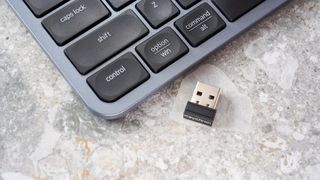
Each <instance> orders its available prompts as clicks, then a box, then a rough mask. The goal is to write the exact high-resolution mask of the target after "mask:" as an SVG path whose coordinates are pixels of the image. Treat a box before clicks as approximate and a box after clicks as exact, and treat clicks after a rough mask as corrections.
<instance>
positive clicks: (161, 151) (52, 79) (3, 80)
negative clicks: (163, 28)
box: [0, 0, 320, 180]
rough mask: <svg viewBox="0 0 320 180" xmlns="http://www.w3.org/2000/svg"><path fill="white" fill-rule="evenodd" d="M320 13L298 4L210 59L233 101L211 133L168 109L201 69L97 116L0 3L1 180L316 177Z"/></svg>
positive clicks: (311, 0) (305, 1)
mask: <svg viewBox="0 0 320 180" xmlns="http://www.w3.org/2000/svg"><path fill="white" fill-rule="evenodd" d="M319 12H320V1H319V0H293V1H292V2H290V3H289V4H288V5H287V6H285V7H284V8H282V9H281V10H279V11H277V12H276V13H274V14H273V15H271V16H269V17H268V18H266V19H265V20H264V21H262V22H261V23H259V24H258V25H256V26H255V27H254V28H253V29H251V30H250V31H248V32H246V33H245V34H244V35H242V36H241V37H240V38H238V39H236V40H235V41H233V42H232V43H230V44H229V45H228V46H226V47H225V48H223V49H222V50H220V51H219V52H217V53H216V54H214V55H212V56H211V57H210V58H208V59H207V60H206V61H205V62H204V63H203V64H209V65H210V66H211V67H212V73H215V74H217V79H216V82H219V83H220V85H221V86H223V87H230V88H231V89H232V91H231V92H235V94H236V95H234V93H229V94H231V95H230V96H227V97H225V98H226V99H229V101H222V104H223V107H225V108H222V109H221V111H220V116H219V117H217V118H218V119H217V121H216V123H215V125H214V126H213V127H212V128H210V127H207V126H201V125H198V124H195V123H193V124H190V123H191V122H190V123H189V122H188V123H185V122H182V121H179V120H177V119H178V118H180V117H177V116H178V115H176V116H175V115H173V116H172V112H171V111H172V109H173V106H174V105H177V101H176V100H177V98H178V97H180V96H181V95H182V96H183V95H184V93H188V92H186V91H184V89H183V88H181V89H180V86H186V85H187V84H188V83H189V84H190V82H193V81H194V78H190V77H193V76H203V75H201V73H199V72H198V71H197V70H196V69H197V68H195V71H194V72H190V75H188V76H186V77H181V78H180V79H178V80H176V81H175V82H173V83H172V84H170V85H169V86H168V87H166V88H164V89H162V90H161V91H160V92H158V93H157V94H155V95H154V96H152V97H151V98H149V99H147V100H146V101H145V102H144V103H143V104H142V105H141V106H139V107H138V108H137V109H135V110H134V111H132V112H131V113H130V114H128V116H127V117H126V118H124V119H121V120H117V121H105V120H103V119H99V118H97V117H95V116H93V115H92V114H91V113H90V112H89V111H88V110H87V109H86V108H85V106H84V105H83V104H82V102H81V100H80V99H79V98H78V97H77V96H76V95H75V94H74V93H73V92H72V90H71V88H70V87H69V86H68V84H67V83H66V82H65V81H64V79H63V78H62V76H61V75H60V74H59V72H58V71H57V69H56V68H55V67H54V66H53V64H52V63H51V62H50V60H49V59H48V58H47V57H46V55H45V54H44V53H43V51H42V50H41V49H40V48H39V47H38V45H37V44H36V42H35V41H34V40H33V39H32V37H31V35H30V34H29V33H28V32H27V30H26V29H25V27H24V26H23V25H22V24H21V23H20V22H19V20H18V19H17V18H16V17H15V15H14V13H13V12H12V11H11V10H10V9H9V8H8V6H7V4H6V3H5V2H4V0H0V97H1V98H0V180H12V179H17V180H31V179H37V180H44V179H46V180H47V179H49V180H51V179H52V180H55V179H59V180H60V179H72V180H73V179H74V180H76V179H90V180H91V179H251V180H258V179H310V180H318V179H320V174H319V172H320V122H319V120H320V49H319V45H320V30H319V29H320V13H319ZM198 68H202V67H198ZM207 70H208V72H210V69H207ZM179 89H180V90H179ZM232 94H233V95H234V96H232ZM179 95H180V96H179ZM238 95H239V96H241V98H239V96H238ZM222 100H223V99H222ZM178 105H179V104H178ZM230 112H232V113H233V115H230ZM244 112H246V114H244ZM173 114H174V113H173ZM175 118H177V119H175ZM224 120H225V121H224ZM242 122H245V124H244V123H242Z"/></svg>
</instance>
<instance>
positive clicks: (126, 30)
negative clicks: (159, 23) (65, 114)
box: [65, 10, 149, 74]
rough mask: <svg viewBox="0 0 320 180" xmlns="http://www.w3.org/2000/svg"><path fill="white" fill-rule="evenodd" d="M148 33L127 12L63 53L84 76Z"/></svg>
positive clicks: (135, 18) (132, 14) (133, 15)
mask: <svg viewBox="0 0 320 180" xmlns="http://www.w3.org/2000/svg"><path fill="white" fill-rule="evenodd" d="M148 32H149V30H148V29H147V28H146V27H145V25H144V24H143V23H142V22H141V21H140V19H139V18H138V17H137V16H136V15H135V13H134V12H133V11H132V10H127V11H125V12H123V13H122V14H120V15H118V16H117V17H116V18H114V19H113V20H111V21H109V22H107V23H106V24H104V25H103V26H101V27H99V28H98V29H96V30H95V31H93V32H91V33H90V34H88V35H87V36H85V37H84V38H82V39H81V40H79V41H78V42H76V43H74V44H72V45H71V46H70V47H68V48H67V49H66V50H65V53H66V55H67V56H68V57H69V59H70V61H71V62H72V63H73V65H74V66H75V67H76V68H77V70H78V71H79V72H80V73H81V74H86V73H88V72H89V71H90V70H92V69H93V68H95V67H96V66H98V65H99V64H101V63H103V62H105V61H107V60H109V59H110V58H112V57H113V56H114V55H115V54H117V53H118V52H120V51H121V50H123V49H125V48H126V47H128V46H130V45H131V44H132V43H134V42H136V41H137V40H139V39H140V38H142V37H143V36H145V35H146V34H147V33H148Z"/></svg>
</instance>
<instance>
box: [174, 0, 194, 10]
mask: <svg viewBox="0 0 320 180" xmlns="http://www.w3.org/2000/svg"><path fill="white" fill-rule="evenodd" d="M199 1H200V0H177V2H178V3H179V4H180V6H181V7H182V8H183V9H188V8H190V7H191V6H193V5H195V4H196V3H197V2H199Z"/></svg>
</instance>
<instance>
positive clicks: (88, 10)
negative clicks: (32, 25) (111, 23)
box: [42, 0, 110, 45]
mask: <svg viewBox="0 0 320 180" xmlns="http://www.w3.org/2000/svg"><path fill="white" fill-rule="evenodd" d="M109 15H110V12H109V10H108V9H107V8H106V7H105V6H104V4H103V3H102V2H101V1H100V0H76V1H73V2H72V3H70V4H68V5H67V6H65V7H64V8H62V9H60V10H59V11H57V12H55V13H54V14H52V15H50V16H49V17H47V18H45V19H44V20H43V21H42V25H43V26H44V27H45V28H46V30H47V31H48V33H49V34H50V35H51V36H52V38H53V39H54V40H55V41H56V43H57V44H58V45H64V44H65V43H67V42H68V41H69V40H70V39H72V38H73V37H75V36H76V35H78V34H79V33H81V32H83V31H85V30H86V29H88V28H90V27H91V26H93V25H95V24H96V23H98V22H100V21H101V20H103V19H104V18H106V17H108V16H109Z"/></svg>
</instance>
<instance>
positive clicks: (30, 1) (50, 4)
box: [24, 0, 68, 17]
mask: <svg viewBox="0 0 320 180" xmlns="http://www.w3.org/2000/svg"><path fill="white" fill-rule="evenodd" d="M67 1H68V0H24V2H25V3H26V4H27V5H28V6H29V8H30V9H31V11H32V12H33V14H34V15H35V16H37V17H42V16H43V15H45V14H47V13H48V12H49V11H51V10H52V9H54V8H55V7H57V6H59V5H60V4H62V3H64V2H67Z"/></svg>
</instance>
